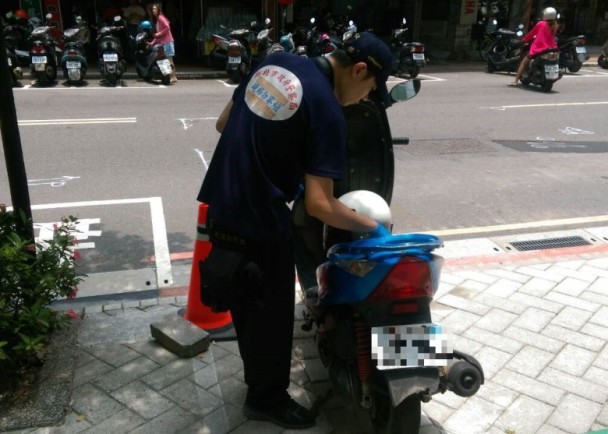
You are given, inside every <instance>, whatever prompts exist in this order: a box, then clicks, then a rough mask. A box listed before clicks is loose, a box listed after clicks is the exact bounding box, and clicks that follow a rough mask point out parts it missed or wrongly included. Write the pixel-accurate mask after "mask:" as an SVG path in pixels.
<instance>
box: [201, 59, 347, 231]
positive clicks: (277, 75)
mask: <svg viewBox="0 0 608 434" xmlns="http://www.w3.org/2000/svg"><path fill="white" fill-rule="evenodd" d="M232 100H233V102H234V105H233V107H232V110H231V112H230V116H229V118H228V122H227V123H226V126H225V128H224V132H223V133H222V135H221V137H220V140H219V142H218V144H217V147H216V149H215V152H214V155H213V158H212V159H211V164H210V165H209V170H208V171H207V174H206V176H205V179H204V181H203V185H202V187H201V190H200V193H199V195H198V200H199V201H201V202H204V203H207V204H208V205H209V211H208V218H211V219H214V220H216V221H217V222H218V224H221V226H222V227H223V228H224V229H228V230H230V231H231V232H234V233H235V234H237V235H241V236H243V237H245V238H248V239H261V238H265V237H268V236H279V237H287V236H289V234H290V226H291V212H290V210H289V207H288V206H287V204H288V203H289V202H291V201H292V200H293V199H294V198H295V196H296V193H297V192H298V187H299V185H300V184H301V183H302V182H303V180H304V175H305V174H311V175H316V176H323V177H328V178H333V179H339V178H341V177H342V176H343V174H344V170H345V167H346V160H345V159H346V121H345V119H344V115H343V113H342V108H341V107H340V105H339V104H338V101H337V100H336V98H335V96H334V94H333V89H332V83H330V79H329V78H328V77H327V76H326V75H325V74H324V73H323V72H322V71H321V69H320V68H319V66H317V65H316V64H315V62H314V61H312V60H311V59H309V58H306V57H301V56H296V55H294V54H289V53H281V52H280V53H276V54H273V55H271V56H269V57H267V58H266V59H265V60H264V61H263V62H262V63H261V64H260V65H259V66H258V67H257V68H256V70H254V71H253V73H252V75H251V76H250V77H249V81H245V82H243V83H241V84H240V85H239V86H238V87H237V89H236V90H235V92H234V94H233V97H232Z"/></svg>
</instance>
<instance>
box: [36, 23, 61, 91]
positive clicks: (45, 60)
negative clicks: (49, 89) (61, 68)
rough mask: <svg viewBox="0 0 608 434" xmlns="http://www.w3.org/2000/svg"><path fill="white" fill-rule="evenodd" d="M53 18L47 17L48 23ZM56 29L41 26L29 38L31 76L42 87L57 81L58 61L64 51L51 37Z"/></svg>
mask: <svg viewBox="0 0 608 434" xmlns="http://www.w3.org/2000/svg"><path fill="white" fill-rule="evenodd" d="M52 18H53V16H52V15H51V14H47V15H46V20H47V22H48V21H49V20H50V19H52ZM54 29H56V28H55V27H53V26H48V25H47V26H39V27H36V28H35V29H33V30H32V33H31V35H30V37H29V41H30V43H31V49H30V69H31V74H32V77H35V78H36V81H37V82H38V84H39V85H41V86H48V85H49V84H51V83H53V82H54V81H55V80H56V79H57V64H58V62H57V61H58V59H60V58H61V56H62V51H61V49H60V48H59V47H58V46H57V43H56V41H55V39H54V38H53V36H52V35H51V32H52V31H53V30H54Z"/></svg>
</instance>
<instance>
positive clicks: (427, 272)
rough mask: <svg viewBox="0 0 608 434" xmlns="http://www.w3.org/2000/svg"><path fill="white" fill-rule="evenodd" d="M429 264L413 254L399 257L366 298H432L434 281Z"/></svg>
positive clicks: (381, 299)
mask: <svg viewBox="0 0 608 434" xmlns="http://www.w3.org/2000/svg"><path fill="white" fill-rule="evenodd" d="M431 265H432V262H428V261H425V260H423V259H420V258H418V257H415V256H406V257H403V258H401V259H400V260H399V262H397V264H395V265H394V266H393V268H392V269H391V271H390V273H389V274H388V275H387V276H386V277H385V278H384V280H383V281H382V282H381V283H380V285H378V287H377V288H376V289H375V290H374V292H373V293H372V294H371V295H370V296H369V297H368V299H367V300H368V301H387V300H397V299H401V300H403V299H412V298H422V297H431V298H432V297H433V294H434V293H435V288H436V283H435V282H434V279H433V277H434V273H433V271H432V270H431Z"/></svg>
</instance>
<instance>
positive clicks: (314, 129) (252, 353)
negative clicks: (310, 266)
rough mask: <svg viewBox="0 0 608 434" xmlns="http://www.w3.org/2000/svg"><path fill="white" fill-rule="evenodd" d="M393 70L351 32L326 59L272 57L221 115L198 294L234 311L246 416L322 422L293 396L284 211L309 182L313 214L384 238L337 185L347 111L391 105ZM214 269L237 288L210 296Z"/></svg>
mask: <svg viewBox="0 0 608 434" xmlns="http://www.w3.org/2000/svg"><path fill="white" fill-rule="evenodd" d="M392 62H393V58H392V55H391V52H390V49H389V48H388V47H387V46H386V44H385V43H384V42H382V41H381V40H380V39H379V38H378V37H376V36H375V35H373V34H371V33H357V34H355V35H354V36H353V37H352V38H350V39H349V40H348V41H346V42H345V44H344V48H343V49H340V50H336V51H334V52H333V53H331V54H330V55H329V56H328V57H326V58H318V59H310V58H306V57H300V56H296V55H293V54H289V53H282V52H279V53H276V54H272V55H270V56H268V57H267V58H266V59H265V60H264V61H263V62H262V63H261V64H260V65H258V67H256V69H255V70H254V71H252V74H251V75H250V76H249V77H248V79H246V80H244V81H243V82H242V83H241V84H240V85H239V86H238V87H237V89H236V90H235V92H234V94H233V96H232V99H231V101H230V102H229V103H228V104H227V106H226V107H225V109H224V110H223V111H222V113H221V115H220V117H219V118H218V121H217V124H216V128H217V130H218V131H219V132H220V133H221V134H222V135H221V137H220V140H219V143H218V145H217V147H216V149H215V152H214V155H213V158H212V160H211V164H210V166H209V170H208V172H207V174H206V176H205V179H204V181H203V185H202V187H201V190H200V193H199V195H198V200H199V201H201V202H204V203H207V204H208V205H209V211H208V215H207V228H208V230H209V234H210V238H211V242H212V245H213V249H212V251H211V253H210V255H209V258H208V259H207V261H206V263H205V265H203V267H202V268H201V273H202V275H201V280H202V282H203V285H208V286H207V288H205V287H203V289H202V296H203V301H205V302H206V304H209V298H211V304H212V305H213V304H215V305H216V307H217V305H221V306H223V309H224V310H225V308H229V309H230V312H231V314H232V319H233V323H234V326H235V329H236V332H237V337H238V344H239V350H240V353H241V357H242V358H243V363H244V367H245V382H246V383H247V385H248V392H247V398H246V401H245V405H244V407H243V413H244V414H245V416H247V417H248V418H250V419H256V420H268V421H271V422H274V423H276V424H277V425H280V426H283V427H285V428H292V429H300V428H307V427H310V426H312V425H314V421H315V417H316V416H315V415H314V414H313V413H312V412H311V411H309V410H307V409H306V408H304V407H302V406H300V405H299V404H297V403H296V402H295V401H294V400H292V399H291V398H290V396H289V394H288V393H287V388H288V387H289V373H290V366H291V349H292V340H293V325H294V302H295V300H294V298H295V294H294V292H295V291H294V285H295V271H294V270H295V265H294V252H293V241H292V229H291V210H290V208H289V207H288V204H289V203H290V202H292V201H293V200H294V198H295V197H296V195H297V193H298V191H299V188H300V186H301V185H302V184H304V187H305V188H304V194H305V204H306V211H307V213H308V214H309V215H311V216H313V217H316V218H318V219H319V220H321V221H322V222H324V223H326V224H328V225H330V226H333V227H336V228H340V229H345V230H349V231H353V232H362V233H365V232H374V231H375V232H378V231H382V230H383V229H382V228H381V225H380V226H379V225H378V223H377V222H375V221H374V220H373V219H370V218H369V217H367V216H364V215H361V214H357V213H355V212H354V211H352V210H351V209H349V208H347V207H346V206H344V205H343V204H342V203H341V202H340V201H338V200H337V199H336V198H334V195H333V183H334V179H339V178H341V177H342V176H343V175H344V171H345V167H346V137H345V136H346V121H345V118H344V115H343V113H342V109H341V106H343V105H348V104H353V103H357V102H359V101H360V100H361V99H364V98H366V97H367V95H368V93H369V92H371V91H372V90H376V91H377V92H378V93H379V96H380V97H381V98H382V100H383V101H386V104H389V103H388V92H387V88H386V80H387V78H388V75H389V71H390V69H391V65H392ZM227 252H228V253H227ZM231 252H232V253H231ZM237 252H240V253H238V254H237ZM214 269H215V271H214ZM226 270H229V271H226ZM217 272H219V273H220V274H221V273H222V272H224V273H231V276H232V284H230V285H228V286H226V285H225V280H221V279H220V280H221V281H222V284H221V285H220V284H218V285H216V286H217V287H218V288H213V286H214V275H215V274H217ZM214 273H215V274H214ZM205 282H206V283H205ZM219 287H221V288H219ZM234 288H236V289H234ZM214 289H216V291H213V290H214ZM205 296H206V297H207V298H208V299H207V300H205ZM214 297H215V298H214ZM219 310H221V308H220V309H219Z"/></svg>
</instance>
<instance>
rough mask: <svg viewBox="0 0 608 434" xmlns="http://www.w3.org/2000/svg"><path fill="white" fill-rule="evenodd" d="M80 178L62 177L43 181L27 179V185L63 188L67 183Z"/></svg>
mask: <svg viewBox="0 0 608 434" xmlns="http://www.w3.org/2000/svg"><path fill="white" fill-rule="evenodd" d="M79 178H80V176H67V175H65V176H62V177H60V178H45V179H28V181H27V185H29V186H30V187H31V186H34V185H47V184H48V185H50V186H51V187H63V186H64V185H65V183H66V182H67V181H71V180H72V179H79Z"/></svg>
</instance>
